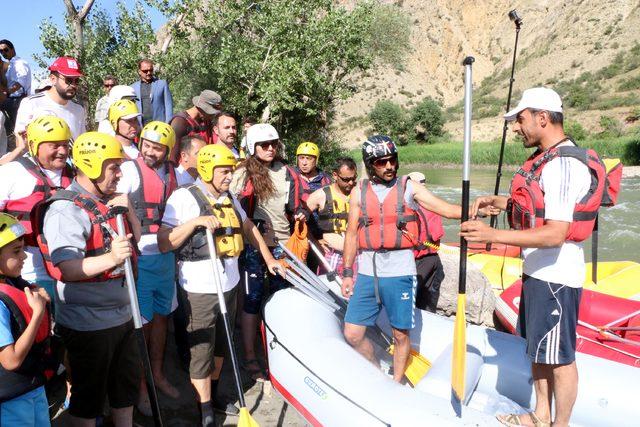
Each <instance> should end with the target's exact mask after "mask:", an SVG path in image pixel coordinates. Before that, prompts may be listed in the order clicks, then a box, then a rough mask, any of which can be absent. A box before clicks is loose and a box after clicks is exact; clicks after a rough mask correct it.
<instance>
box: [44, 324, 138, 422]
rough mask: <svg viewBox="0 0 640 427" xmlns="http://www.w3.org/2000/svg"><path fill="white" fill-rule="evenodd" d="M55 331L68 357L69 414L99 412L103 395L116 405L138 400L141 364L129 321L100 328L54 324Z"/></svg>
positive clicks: (93, 416) (87, 416)
mask: <svg viewBox="0 0 640 427" xmlns="http://www.w3.org/2000/svg"><path fill="white" fill-rule="evenodd" d="M56 332H57V334H58V335H60V337H62V341H63V342H64V345H65V347H66V349H67V354H68V357H69V365H70V366H69V367H70V371H71V400H70V404H69V413H70V414H71V415H73V416H75V417H80V418H89V419H91V418H96V417H97V416H99V415H102V409H103V407H104V402H105V398H106V397H109V405H110V406H111V407H112V408H115V409H118V408H126V407H128V406H132V405H134V404H135V403H136V402H137V400H138V389H139V387H140V378H141V364H140V356H139V353H138V346H137V344H136V341H135V334H134V330H133V323H132V322H131V321H129V322H127V323H125V324H123V325H120V326H115V327H113V328H109V329H102V330H99V331H76V330H73V329H69V328H65V327H64V326H62V325H57V326H56Z"/></svg>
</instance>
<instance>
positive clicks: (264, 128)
mask: <svg viewBox="0 0 640 427" xmlns="http://www.w3.org/2000/svg"><path fill="white" fill-rule="evenodd" d="M277 139H280V136H279V135H278V131H277V130H276V128H274V127H273V126H271V125H270V124H269V123H258V124H256V125H253V126H251V127H250V128H249V129H248V130H247V150H248V151H249V154H250V155H252V156H253V155H254V154H255V152H256V144H258V143H260V142H266V141H275V140H277Z"/></svg>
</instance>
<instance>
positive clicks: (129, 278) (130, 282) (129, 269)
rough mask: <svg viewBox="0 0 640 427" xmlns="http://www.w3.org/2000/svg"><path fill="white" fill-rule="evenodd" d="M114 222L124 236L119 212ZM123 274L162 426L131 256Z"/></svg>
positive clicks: (159, 426) (149, 389) (155, 419)
mask: <svg viewBox="0 0 640 427" xmlns="http://www.w3.org/2000/svg"><path fill="white" fill-rule="evenodd" d="M116 223H117V225H118V234H119V235H120V236H126V235H127V232H126V229H125V227H124V217H123V216H122V214H121V213H120V214H118V215H116ZM124 274H125V279H126V283H127V290H128V291H129V305H130V306H131V316H132V317H133V329H134V334H135V335H136V340H137V341H138V349H139V351H140V358H141V359H142V365H143V366H144V374H145V379H146V382H147V393H149V401H150V402H151V412H152V413H153V422H154V424H155V425H156V426H157V427H162V413H161V412H160V405H159V403H158V392H157V391H156V385H155V382H154V381H153V371H152V370H151V362H150V361H149V352H148V351H147V342H146V340H145V339H144V332H143V331H142V318H141V316H140V306H139V305H138V294H137V292H136V281H135V279H134V277H133V266H132V265H131V258H127V259H125V260H124Z"/></svg>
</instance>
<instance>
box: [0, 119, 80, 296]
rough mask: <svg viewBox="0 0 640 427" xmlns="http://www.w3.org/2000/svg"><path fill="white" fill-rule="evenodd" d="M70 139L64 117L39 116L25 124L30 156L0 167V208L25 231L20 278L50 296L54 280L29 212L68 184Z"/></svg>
mask: <svg viewBox="0 0 640 427" xmlns="http://www.w3.org/2000/svg"><path fill="white" fill-rule="evenodd" d="M70 139H71V131H70V130H69V126H67V124H66V123H65V121H64V120H62V119H59V118H57V117H53V116H43V117H39V118H37V119H35V120H34V121H33V122H31V123H30V124H29V126H27V140H28V143H29V156H24V157H18V158H17V159H16V160H14V161H12V162H10V163H7V164H5V165H3V166H0V182H2V185H1V186H0V210H1V211H2V212H6V213H8V214H11V215H13V216H15V217H17V218H18V219H19V220H20V223H21V224H22V225H23V226H24V228H25V230H26V234H25V237H24V244H25V246H24V250H25V253H26V254H27V258H26V259H25V263H24V267H23V269H22V277H23V278H24V279H25V280H27V281H29V282H31V283H37V284H38V285H39V286H42V287H44V288H45V289H46V290H47V292H49V294H51V295H53V285H54V282H53V280H52V279H51V277H49V275H48V274H47V271H46V269H45V266H44V260H43V259H42V253H41V252H40V249H39V248H38V244H37V243H36V240H35V235H34V233H33V232H32V229H31V215H32V212H33V208H34V206H35V205H36V203H38V202H40V201H42V200H45V199H47V198H49V197H50V196H51V195H52V194H53V192H54V191H55V190H56V189H59V188H65V187H67V186H69V184H71V181H72V180H73V171H72V170H71V168H70V167H69V166H68V165H67V158H68V157H69V149H70V146H69V140H70Z"/></svg>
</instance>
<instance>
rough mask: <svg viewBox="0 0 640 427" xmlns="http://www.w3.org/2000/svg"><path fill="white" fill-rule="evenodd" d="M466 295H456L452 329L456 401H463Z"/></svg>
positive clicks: (452, 378)
mask: <svg viewBox="0 0 640 427" xmlns="http://www.w3.org/2000/svg"><path fill="white" fill-rule="evenodd" d="M465 306H466V295H465V294H458V309H457V311H456V323H455V326H454V329H453V356H452V357H451V363H452V366H451V388H452V389H453V392H454V393H455V395H456V397H457V398H458V400H460V401H463V400H464V391H465V390H464V383H465V367H466V366H465V365H466V358H467V336H466V327H467V322H466V319H465Z"/></svg>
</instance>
